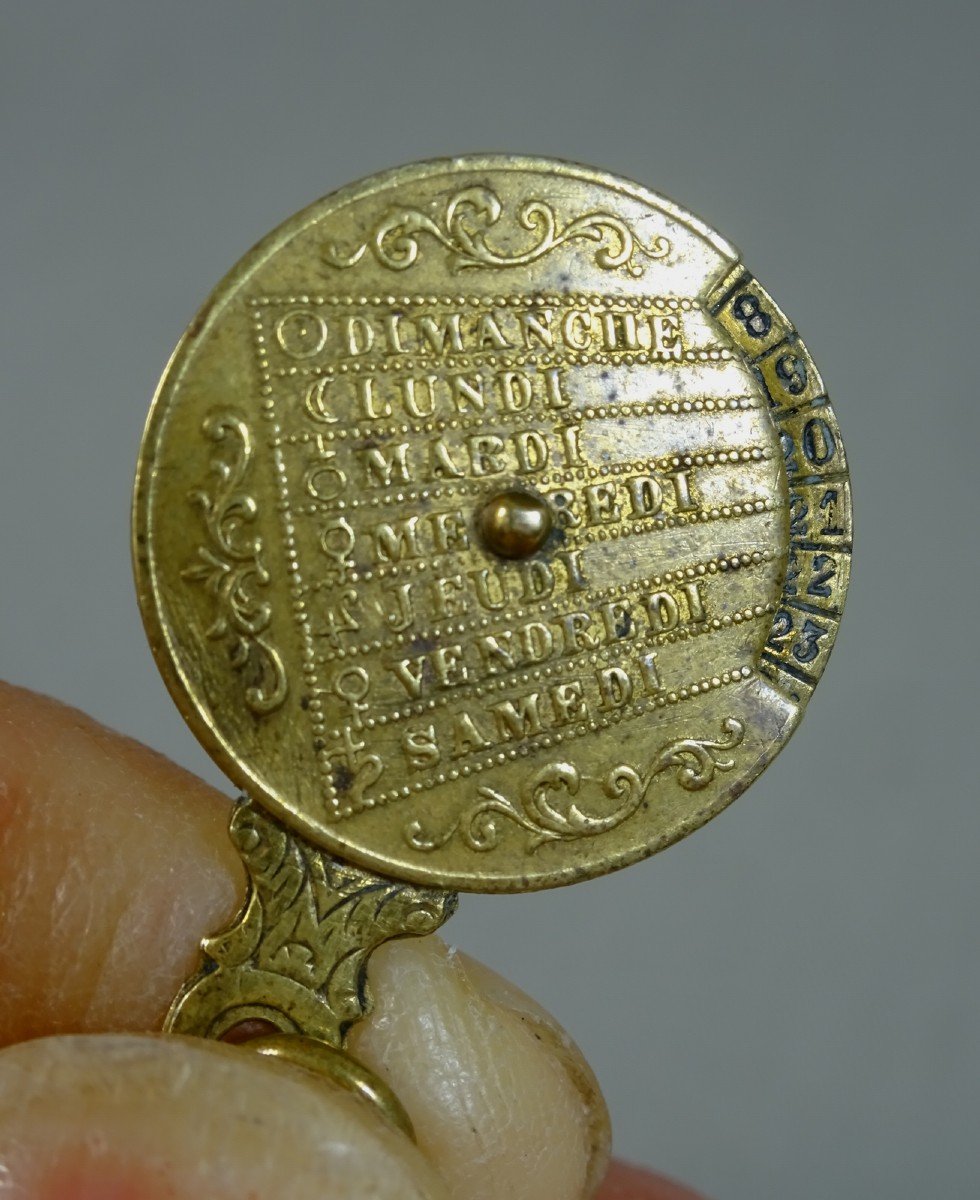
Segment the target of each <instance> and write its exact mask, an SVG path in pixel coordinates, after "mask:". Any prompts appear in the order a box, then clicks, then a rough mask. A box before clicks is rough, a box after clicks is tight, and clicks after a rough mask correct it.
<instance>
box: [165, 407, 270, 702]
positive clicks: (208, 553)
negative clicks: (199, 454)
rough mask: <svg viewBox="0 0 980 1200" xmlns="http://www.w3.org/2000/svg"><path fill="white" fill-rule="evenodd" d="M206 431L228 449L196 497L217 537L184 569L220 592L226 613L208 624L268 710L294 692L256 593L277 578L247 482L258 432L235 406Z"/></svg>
mask: <svg viewBox="0 0 980 1200" xmlns="http://www.w3.org/2000/svg"><path fill="white" fill-rule="evenodd" d="M203 431H204V434H205V436H206V437H208V438H210V440H211V441H212V442H215V443H216V444H217V445H220V446H222V447H223V448H224V449H225V451H226V453H225V454H222V453H220V452H219V453H217V454H215V456H214V457H213V458H212V459H211V470H212V472H213V473H214V475H216V476H217V483H216V484H215V486H214V488H213V489H212V490H210V491H208V490H206V489H205V488H198V489H196V490H194V491H192V492H191V493H190V499H191V500H192V501H193V503H195V504H196V505H197V506H198V507H199V508H200V509H201V512H202V513H203V514H204V523H205V527H206V528H207V531H208V538H209V541H208V542H207V543H206V544H204V545H201V546H198V548H197V558H196V560H195V561H194V562H193V563H192V564H191V565H190V566H188V567H186V568H185V569H184V570H183V572H182V575H183V577H184V578H185V579H189V580H193V581H194V582H197V583H201V584H203V585H204V587H206V588H207V590H208V591H209V592H210V593H211V594H212V595H213V596H215V597H216V599H217V601H218V613H217V615H216V616H215V618H214V620H213V621H212V623H211V625H210V626H209V627H208V629H207V630H206V633H207V636H208V637H209V638H212V639H220V638H225V639H227V640H228V644H229V652H230V659H231V665H232V666H233V667H234V668H235V670H237V671H240V672H242V673H243V675H244V676H245V678H246V679H247V681H248V682H247V686H246V688H245V703H246V704H247V705H248V707H249V708H250V709H251V710H252V712H254V713H258V714H260V715H264V714H266V713H270V712H273V711H274V710H275V709H277V708H278V707H279V706H280V705H281V704H282V702H283V700H284V699H285V698H286V687H287V684H286V671H285V668H284V667H283V663H282V659H281V658H280V656H279V653H278V651H276V650H275V649H273V647H272V646H271V645H270V643H269V641H268V635H267V632H266V631H267V629H268V627H269V622H270V621H271V619H272V608H271V606H270V605H269V604H268V603H267V602H265V601H262V600H260V599H259V598H258V597H257V596H256V589H258V588H264V587H266V586H267V585H268V583H269V579H270V576H269V572H268V571H267V570H266V567H265V565H264V564H263V562H262V539H261V538H260V537H258V536H257V535H256V534H254V533H253V532H252V531H251V529H250V527H251V525H252V524H253V522H254V521H255V518H256V515H257V513H258V506H257V504H256V502H255V499H254V497H253V496H250V495H249V494H248V493H247V492H245V491H244V490H243V484H244V481H245V476H246V475H247V473H248V468H249V464H250V462H251V459H252V455H253V452H254V446H253V441H252V434H251V431H250V429H249V427H248V425H247V424H246V423H245V421H244V420H243V419H242V418H241V417H240V416H238V415H237V414H236V413H234V412H230V411H225V412H218V413H213V414H212V415H211V416H209V417H208V418H207V419H206V420H205V422H204V425H203Z"/></svg>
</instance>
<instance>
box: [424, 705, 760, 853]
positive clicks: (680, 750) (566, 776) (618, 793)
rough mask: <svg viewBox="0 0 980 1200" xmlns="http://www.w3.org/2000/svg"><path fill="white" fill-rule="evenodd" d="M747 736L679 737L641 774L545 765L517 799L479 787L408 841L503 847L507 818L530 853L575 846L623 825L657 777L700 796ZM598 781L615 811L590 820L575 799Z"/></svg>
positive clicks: (730, 722) (727, 728)
mask: <svg viewBox="0 0 980 1200" xmlns="http://www.w3.org/2000/svg"><path fill="white" fill-rule="evenodd" d="M744 736H745V726H744V725H743V723H742V722H741V721H739V720H737V719H736V718H735V717H727V718H726V719H725V720H724V721H723V722H722V735H721V737H720V738H719V739H718V740H717V741H710V740H708V739H706V738H682V739H680V740H679V741H675V742H670V743H668V744H667V745H666V746H664V747H663V748H662V749H661V750H660V751H659V752H658V753H657V755H656V756H655V757H654V759H653V761H652V762H651V763H650V764H649V765H648V767H647V768H646V770H645V771H644V772H643V773H642V774H641V772H640V771H638V770H636V768H634V767H631V766H628V765H627V764H625V763H620V764H619V765H618V766H615V767H613V768H612V770H610V771H609V772H608V773H607V774H606V775H605V776H603V777H602V778H599V779H596V778H593V777H591V776H587V775H586V776H583V775H581V774H580V772H579V770H578V768H577V767H576V766H574V765H573V764H572V763H570V762H550V763H546V764H545V765H544V766H543V767H540V768H538V770H536V771H535V772H534V773H533V774H532V775H529V776H528V778H527V779H526V780H525V781H524V784H523V786H522V788H521V791H520V797H519V799H516V800H515V799H513V798H512V797H509V796H505V795H503V794H502V793H501V792H498V791H496V790H495V789H494V788H490V787H480V788H477V795H478V796H479V797H480V800H479V802H478V803H477V804H475V805H474V806H473V807H472V808H470V810H469V811H468V812H467V813H465V814H464V815H463V816H462V817H460V818H459V819H458V820H457V821H455V822H454V823H453V824H452V825H451V826H450V827H449V829H447V830H445V831H443V832H442V833H439V834H430V833H427V832H426V830H425V828H424V826H423V825H422V823H421V822H420V821H417V820H416V821H412V822H411V823H410V824H409V825H408V826H406V828H405V840H406V841H407V842H408V844H409V845H410V846H412V847H413V849H416V850H436V849H438V848H440V847H442V846H445V845H446V844H447V843H448V842H449V840H450V838H452V837H453V835H454V834H456V833H458V834H459V836H460V838H461V839H462V841H463V842H464V844H465V845H466V846H468V847H469V848H470V849H471V850H476V851H486V850H492V849H494V848H495V847H496V846H497V845H499V843H500V838H501V836H502V834H503V829H504V826H503V824H502V822H505V821H509V822H512V823H513V824H514V825H518V826H520V828H521V829H524V830H526V831H527V834H528V838H527V849H528V852H529V853H533V852H534V851H536V850H538V849H539V848H540V847H541V846H543V845H545V843H547V842H554V841H565V842H568V841H575V840H577V839H579V838H587V837H596V836H598V835H599V834H602V833H607V832H608V831H609V830H611V829H615V828H616V827H617V826H619V825H622V824H623V822H624V821H626V820H628V819H629V818H630V817H631V816H632V815H633V814H634V813H635V812H636V811H637V809H638V808H639V807H640V805H641V804H642V803H643V802H644V800H645V799H646V796H647V792H648V791H649V790H650V787H651V785H652V784H653V782H654V780H655V779H656V778H657V777H658V776H659V775H661V774H663V773H664V772H666V771H670V770H672V769H673V770H674V771H675V776H674V778H675V780H676V782H677V783H678V784H679V785H680V786H681V787H682V788H684V789H685V790H686V791H689V792H696V791H700V790H701V788H704V787H707V785H708V784H709V783H711V781H712V780H713V779H714V777H715V772H716V771H730V770H731V769H732V768H733V767H734V766H735V759H734V758H732V757H729V755H728V751H730V750H733V749H734V748H735V747H736V746H738V745H739V744H740V743H741V741H742V739H743V737H744ZM588 783H590V784H595V785H597V787H598V790H599V792H600V793H601V794H602V795H603V796H604V797H605V799H606V800H612V801H616V802H618V803H617V806H616V807H615V808H614V809H613V810H612V812H609V813H606V814H604V815H602V816H598V815H593V814H590V813H588V812H586V811H585V810H583V809H582V808H580V807H579V805H578V804H577V803H576V802H575V797H576V796H577V795H578V794H579V792H580V791H581V789H582V785H583V784H588Z"/></svg>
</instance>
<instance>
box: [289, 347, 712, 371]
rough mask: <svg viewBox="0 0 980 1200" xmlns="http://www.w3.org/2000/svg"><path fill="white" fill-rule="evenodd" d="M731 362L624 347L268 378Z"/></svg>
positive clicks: (706, 352)
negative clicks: (436, 368) (445, 368)
mask: <svg viewBox="0 0 980 1200" xmlns="http://www.w3.org/2000/svg"><path fill="white" fill-rule="evenodd" d="M732 358H734V355H733V354H732V352H731V351H730V350H729V349H728V348H727V347H726V346H717V345H713V344H712V345H709V346H705V347H702V348H701V349H698V350H695V349H688V350H683V351H681V352H680V353H678V354H673V353H667V352H663V353H658V352H657V351H655V350H640V349H635V350H631V349H627V348H625V347H622V348H619V347H617V348H616V349H610V350H608V351H606V352H604V353H590V352H587V351H584V350H565V351H553V352H549V351H544V352H542V353H538V352H536V351H532V352H529V353H527V354H503V355H501V354H497V353H488V354H487V355H486V357H484V356H483V355H482V354H480V353H479V352H478V351H473V350H471V351H469V357H467V355H466V354H457V353H454V352H453V351H447V352H446V353H445V354H439V355H436V354H431V355H427V356H423V357H422V358H418V359H415V358H401V357H399V358H396V359H395V360H394V361H393V362H392V361H388V360H387V359H378V360H376V361H371V360H368V361H363V362H362V361H355V362H342V363H337V364H336V365H334V366H306V367H303V366H296V365H293V366H289V367H277V368H276V370H275V371H274V372H273V373H272V374H271V375H270V378H276V379H290V378H294V377H296V376H299V375H306V376H313V377H315V378H322V379H335V378H337V377H338V376H340V375H367V374H370V375H377V374H382V375H383V374H386V373H387V372H388V371H413V370H419V371H425V370H429V369H431V368H432V367H433V366H435V365H439V366H449V367H453V368H456V367H494V368H503V369H505V370H511V369H513V368H514V367H526V366H532V367H538V366H543V367H548V366H551V367H588V366H592V365H595V366H610V365H611V366H633V365H634V364H636V363H639V364H640V365H647V364H649V363H652V364H653V365H654V366H670V364H671V363H679V362H688V363H694V362H703V363H706V362H729V361H731V359H732Z"/></svg>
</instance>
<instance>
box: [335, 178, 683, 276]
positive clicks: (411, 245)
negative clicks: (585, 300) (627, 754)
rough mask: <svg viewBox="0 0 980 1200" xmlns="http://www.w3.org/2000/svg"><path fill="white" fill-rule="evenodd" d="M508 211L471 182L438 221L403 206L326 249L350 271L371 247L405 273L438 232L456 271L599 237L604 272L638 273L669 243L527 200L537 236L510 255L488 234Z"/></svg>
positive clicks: (528, 257)
mask: <svg viewBox="0 0 980 1200" xmlns="http://www.w3.org/2000/svg"><path fill="white" fill-rule="evenodd" d="M502 215H503V204H502V203H501V200H500V197H499V196H498V195H497V193H496V192H494V191H493V190H492V189H490V188H485V187H469V188H463V189H462V191H459V192H457V193H456V194H455V195H454V196H453V197H451V199H450V200H449V201H448V203H447V205H446V209H445V212H444V214H443V216H442V220H441V221H438V220H434V219H433V218H432V217H430V216H428V215H427V214H426V213H424V212H422V211H421V209H418V208H402V209H399V210H398V211H397V212H394V213H392V214H391V215H390V216H389V217H386V218H385V220H383V221H382V222H381V223H380V224H379V225H378V226H377V227H376V229H375V230H374V233H373V234H372V235H371V236H370V237H369V238H368V239H367V240H365V241H364V242H362V243H361V244H360V245H359V246H357V247H356V248H355V249H354V250H352V251H349V252H345V251H344V250H342V249H341V248H340V247H339V246H338V245H337V244H336V243H330V244H329V245H328V246H327V247H326V248H325V250H324V252H323V253H324V258H325V259H326V261H327V263H328V264H329V265H330V266H332V267H337V268H340V269H346V268H348V267H352V266H354V265H355V263H357V262H359V261H360V260H361V259H362V258H363V257H364V255H365V254H366V253H367V252H368V250H370V251H371V253H372V254H373V255H374V257H375V258H376V259H377V261H378V262H379V263H380V264H381V266H383V267H388V268H389V269H390V270H392V271H404V270H407V269H408V268H409V267H411V266H412V265H413V263H415V261H416V260H417V259H418V257H419V254H420V247H419V238H420V236H421V235H423V234H427V235H428V236H430V237H432V238H435V240H436V241H437V242H439V243H441V245H443V246H444V247H445V248H446V249H447V250H448V251H449V252H450V256H451V258H450V263H451V266H452V268H453V269H454V270H462V269H464V268H468V267H521V266H526V265H527V264H529V263H532V262H535V261H537V259H539V258H542V257H543V256H544V255H546V254H548V253H550V252H551V251H552V250H555V249H557V247H559V246H562V245H565V244H566V243H568V242H574V241H590V242H596V243H598V248H597V250H596V252H595V263H596V266H598V267H600V268H602V269H603V270H615V269H616V268H618V267H625V268H626V269H627V271H628V272H629V273H630V274H631V275H634V276H638V275H642V273H643V268H642V266H641V265H640V264H639V263H637V262H634V258H635V257H637V256H642V257H645V258H649V259H660V258H665V257H666V256H667V255H668V254H669V253H670V242H669V241H668V240H667V239H666V238H665V237H662V236H658V237H656V238H655V239H654V240H653V242H652V243H651V244H650V245H646V244H645V243H643V242H642V241H640V239H639V238H638V237H637V235H636V234H635V233H634V231H633V230H632V229H631V228H630V226H629V225H628V224H627V223H626V221H624V220H623V219H622V218H621V217H617V216H614V215H613V214H612V213H609V212H603V211H596V212H589V213H584V214H582V215H581V216H578V217H575V218H573V219H572V220H571V221H569V222H568V223H567V224H566V225H561V224H560V222H559V219H558V217H557V215H556V213H555V210H554V209H553V208H552V207H551V205H550V204H547V203H545V202H544V201H543V200H527V201H526V202H525V203H524V204H522V205H521V207H520V208H519V209H518V210H517V222H518V224H519V225H520V226H521V228H522V229H525V230H527V231H528V232H530V233H531V234H532V235H534V239H533V240H532V242H531V244H530V245H529V246H527V247H526V248H524V249H521V250H517V251H514V252H513V253H507V252H505V251H503V250H501V249H499V248H495V247H494V246H493V245H491V244H490V242H488V241H487V232H488V230H489V229H490V227H491V226H494V225H497V223H498V222H499V221H500V218H501V216H502Z"/></svg>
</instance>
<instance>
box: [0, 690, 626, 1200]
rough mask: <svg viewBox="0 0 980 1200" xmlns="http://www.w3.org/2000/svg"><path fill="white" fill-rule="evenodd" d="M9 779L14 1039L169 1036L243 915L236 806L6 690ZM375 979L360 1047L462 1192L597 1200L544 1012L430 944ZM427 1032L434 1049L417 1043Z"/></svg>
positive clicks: (583, 1128)
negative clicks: (217, 948) (201, 972)
mask: <svg viewBox="0 0 980 1200" xmlns="http://www.w3.org/2000/svg"><path fill="white" fill-rule="evenodd" d="M0 780H2V786H3V790H4V796H5V800H4V805H3V816H2V818H0V854H3V856H4V860H5V861H6V862H7V863H9V864H10V870H9V871H7V872H5V874H4V875H3V877H2V878H0V907H2V910H3V911H4V912H5V914H6V919H5V920H4V921H3V923H2V927H0V983H2V985H3V986H2V987H0V1041H7V1042H10V1041H15V1040H18V1039H23V1038H27V1037H37V1036H40V1035H43V1034H47V1033H52V1032H73V1031H98V1030H120V1029H147V1030H149V1029H155V1028H159V1027H160V1022H161V1020H162V1017H163V1014H164V1012H165V1011H166V1007H167V1005H168V1003H169V1001H170V999H171V998H172V996H173V994H174V992H175V991H176V989H177V987H178V986H179V984H180V982H181V981H182V980H183V979H184V978H185V976H186V975H187V974H188V973H189V972H190V970H191V969H192V967H193V965H194V963H195V961H196V959H197V947H198V943H199V941H200V939H201V937H203V936H205V935H206V934H208V933H213V932H215V930H216V929H218V928H220V927H221V926H222V925H224V924H226V923H227V922H228V920H229V919H230V917H231V916H232V914H233V913H234V912H235V911H236V910H237V908H238V907H239V905H240V903H241V900H242V896H243V887H244V881H243V877H242V873H241V868H240V866H239V864H238V861H237V858H235V857H234V855H233V854H232V852H231V849H230V844H229V842H228V838H227V834H226V832H225V828H226V822H227V815H228V803H227V801H225V800H223V798H221V797H220V796H218V795H217V793H214V792H213V791H212V790H211V789H209V788H206V787H205V786H204V785H203V784H202V783H200V782H199V781H197V780H195V779H193V778H192V777H190V776H188V775H187V774H186V773H185V772H182V771H180V770H179V769H178V768H176V767H174V766H172V765H171V764H169V763H166V762H165V761H164V760H162V759H160V758H159V756H157V755H154V754H152V753H151V752H149V751H147V750H146V749H145V748H143V747H140V746H138V745H136V744H135V743H132V742H129V741H127V740H126V739H122V738H120V737H118V735H115V734H112V733H110V732H108V731H107V730H104V729H102V728H101V727H99V726H97V725H96V724H95V723H94V722H92V721H90V720H89V719H88V718H86V717H84V716H82V715H81V714H80V713H77V712H75V711H74V710H72V709H68V708H66V707H64V706H62V705H58V704H56V703H55V702H53V701H50V700H46V699H44V698H43V697H38V696H35V695H33V694H32V693H28V692H24V691H22V690H20V689H15V688H10V687H2V688H0ZM371 974H372V980H373V983H374V992H375V994H376V996H377V997H378V1001H379V1002H378V1005H377V1008H376V1010H375V1013H374V1014H373V1015H372V1016H371V1017H369V1018H368V1019H367V1020H366V1021H365V1022H364V1023H363V1025H362V1026H361V1027H360V1029H359V1030H358V1032H357V1035H356V1037H355V1038H354V1039H353V1041H352V1044H353V1045H354V1048H355V1051H356V1052H358V1053H360V1054H361V1055H362V1057H363V1058H365V1060H367V1061H368V1063H369V1065H372V1066H374V1067H375V1069H376V1070H377V1072H378V1073H379V1074H381V1075H383V1076H384V1075H388V1076H389V1078H391V1079H392V1081H393V1084H394V1090H395V1092H396V1094H399V1090H400V1089H401V1090H403V1091H404V1092H405V1094H404V1095H402V1096H401V1099H402V1102H403V1103H404V1104H405V1106H406V1108H407V1109H408V1111H409V1114H410V1115H411V1117H412V1119H413V1121H414V1122H415V1124H416V1126H417V1128H418V1130H419V1141H420V1145H421V1146H422V1148H423V1150H424V1151H425V1153H427V1154H428V1155H429V1157H430V1159H431V1161H432V1162H434V1163H435V1164H436V1165H437V1166H438V1168H439V1169H440V1171H442V1172H443V1173H444V1174H446V1175H447V1176H448V1177H450V1178H452V1179H454V1180H456V1182H457V1184H458V1191H457V1194H458V1195H459V1196H470V1195H472V1196H474V1197H476V1196H479V1197H481V1198H485V1200H492V1198H495V1197H498V1196H499V1197H505V1196H506V1197H507V1200H521V1197H523V1196H527V1197H528V1198H529V1200H531V1198H533V1200H537V1198H538V1197H540V1196H541V1195H542V1194H548V1195H549V1197H555V1200H560V1198H562V1197H566V1196H567V1197H569V1198H570V1200H577V1197H579V1196H581V1195H584V1194H586V1193H587V1192H588V1191H589V1189H590V1188H591V1187H592V1185H593V1184H594V1183H595V1182H596V1181H597V1180H598V1179H599V1178H600V1176H601V1174H602V1172H603V1170H604V1166H605V1160H606V1155H607V1147H608V1125H607V1118H606V1112H605V1107H604V1105H603V1103H602V1099H601V1096H600V1094H599V1090H598V1087H597V1086H596V1084H595V1081H594V1079H593V1078H592V1076H591V1072H590V1071H589V1069H588V1067H587V1066H586V1064H585V1063H584V1061H583V1060H582V1058H581V1055H580V1054H579V1053H578V1051H577V1050H575V1048H574V1047H573V1046H572V1044H571V1042H570V1041H569V1040H568V1038H567V1036H566V1035H564V1034H563V1033H562V1032H561V1031H560V1030H559V1029H558V1027H557V1026H555V1025H554V1023H553V1022H551V1023H550V1024H549V1020H550V1019H548V1018H547V1017H546V1014H543V1013H542V1012H541V1010H537V1012H536V1014H535V1015H534V1017H533V1019H532V1018H530V1017H529V1016H528V1012H529V1006H530V1004H531V1002H530V1001H528V1000H527V999H526V998H521V999H520V1000H519V1001H518V1000H516V999H515V997H516V996H518V995H519V993H517V992H516V990H513V991H512V992H511V993H510V994H509V995H505V994H504V992H505V990H506V989H504V985H503V984H502V981H500V980H499V979H496V977H494V979H496V983H494V984H491V983H490V975H489V973H487V972H486V971H485V969H483V974H482V975H481V968H479V967H477V966H476V965H475V964H472V963H470V962H469V961H468V960H464V959H463V958H462V957H457V956H452V955H450V954H449V952H448V951H447V950H446V949H445V947H444V946H442V944H441V943H439V942H437V941H435V940H434V939H432V940H429V939H420V940H414V939H413V940H411V941H408V942H405V943H397V944H392V945H390V946H388V947H384V948H382V950H381V951H380V952H378V953H376V955H375V956H374V960H373V964H372V971H371ZM491 993H492V994H491ZM396 996H398V997H399V1000H398V1002H397V1003H396V1002H395V997H396ZM399 1006H400V1007H399ZM413 1022H414V1025H413ZM423 1027H424V1028H425V1030H426V1035H425V1037H421V1036H416V1035H415V1033H413V1029H414V1030H415V1031H416V1033H417V1031H418V1029H420V1028H423ZM491 1029H492V1030H493V1036H492V1038H488V1037H487V1031H488V1030H491ZM359 1039H360V1040H359ZM474 1130H475V1133H474ZM474 1158H475V1159H476V1160H478V1161H479V1163H480V1169H479V1171H478V1172H476V1173H474V1172H473V1169H472V1164H473V1161H474ZM529 1163H533V1164H534V1166H535V1171H534V1172H531V1173H528V1171H527V1164H529ZM466 1188H468V1189H470V1190H469V1191H467V1190H464V1189H466Z"/></svg>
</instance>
